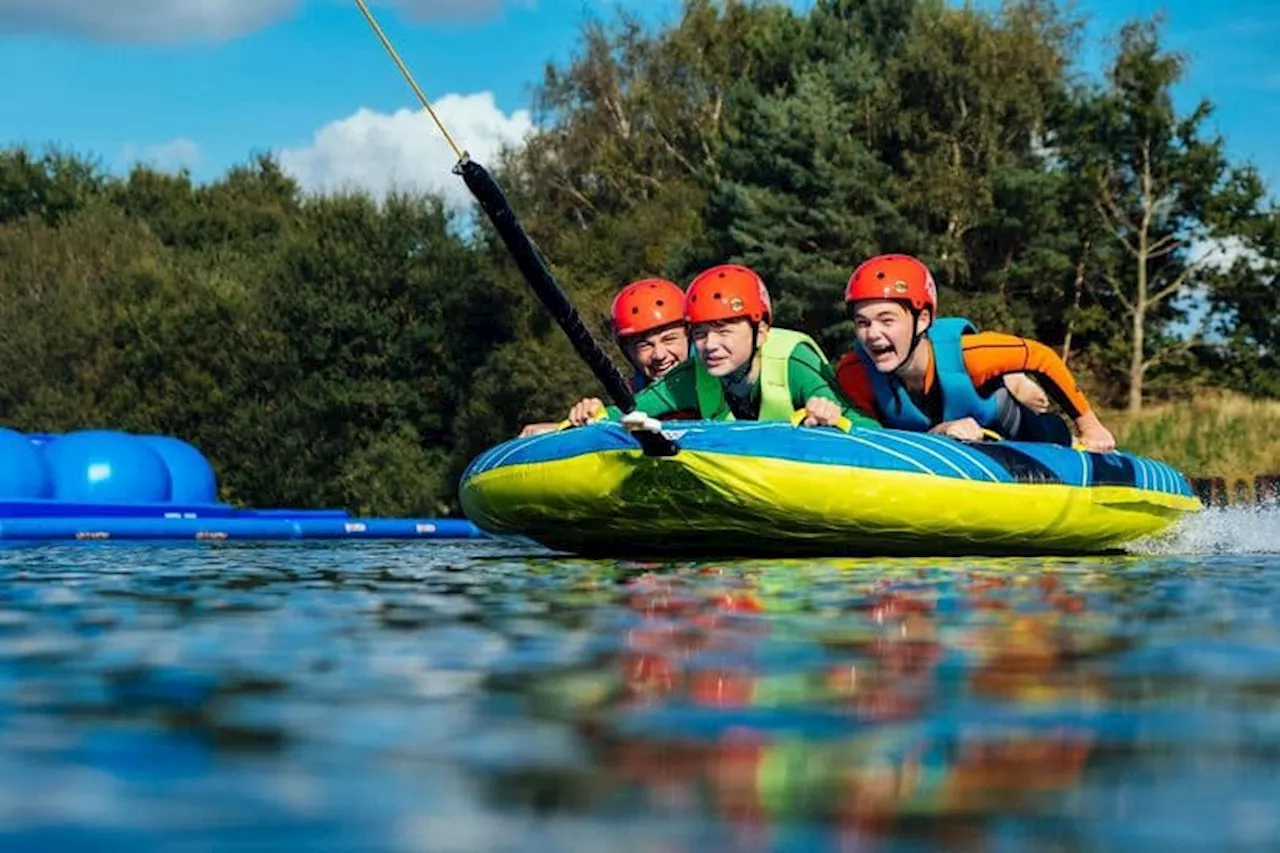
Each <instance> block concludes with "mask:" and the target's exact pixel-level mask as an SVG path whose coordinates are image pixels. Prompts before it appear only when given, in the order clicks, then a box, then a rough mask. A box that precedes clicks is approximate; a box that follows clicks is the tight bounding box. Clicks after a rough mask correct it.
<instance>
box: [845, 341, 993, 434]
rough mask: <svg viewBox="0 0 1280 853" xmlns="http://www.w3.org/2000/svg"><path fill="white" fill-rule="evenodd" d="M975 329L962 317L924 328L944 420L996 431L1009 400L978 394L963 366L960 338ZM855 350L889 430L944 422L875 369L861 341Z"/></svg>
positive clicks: (919, 428) (889, 376)
mask: <svg viewBox="0 0 1280 853" xmlns="http://www.w3.org/2000/svg"><path fill="white" fill-rule="evenodd" d="M977 331H978V329H977V327H975V326H974V325H973V323H971V322H969V321H968V320H966V319H965V318H963V317H940V318H938V319H937V320H934V321H933V324H932V325H931V326H930V327H929V330H928V331H927V332H925V336H926V337H927V338H928V339H929V341H930V343H932V344H933V366H934V372H935V378H934V381H935V382H937V383H938V390H939V392H940V393H941V394H942V421H954V420H958V419H960V418H973V419H974V420H975V421H977V422H978V424H979V425H980V426H982V427H984V428H986V429H998V428H999V427H1000V426H1001V420H1002V419H1001V414H1002V412H1003V407H1005V406H1007V405H1008V404H1009V401H1008V400H1004V399H1002V398H1001V396H1000V395H998V394H992V395H991V396H990V397H983V396H982V395H980V394H979V393H978V389H977V388H975V387H974V386H973V379H972V378H971V377H970V376H969V371H968V370H966V369H965V366H964V351H963V349H962V348H961V346H960V336H961V335H969V334H976V333H977ZM853 348H854V352H856V353H857V354H858V358H860V359H862V363H863V364H864V365H865V366H866V368H867V376H868V377H870V379H871V388H872V390H873V391H874V392H875V395H876V409H877V410H878V412H879V415H880V422H881V423H882V424H884V425H885V426H887V427H890V428H892V429H904V430H911V431H912V432H927V431H928V430H929V429H930V428H932V427H935V426H937V425H938V424H939V423H941V422H942V421H934V420H932V419H930V418H929V417H927V416H926V415H925V413H924V412H922V411H920V408H919V407H918V406H917V405H916V404H915V402H914V401H913V400H912V399H911V395H910V394H908V393H907V389H906V388H905V387H904V386H903V384H902V382H901V381H900V380H899V379H898V378H897V377H896V376H894V375H893V374H889V373H881V372H880V371H879V370H877V369H876V366H875V362H874V361H872V360H871V356H870V355H868V354H867V352H866V350H864V349H863V348H862V345H861V344H859V343H857V342H856V341H855V342H854V345H853Z"/></svg>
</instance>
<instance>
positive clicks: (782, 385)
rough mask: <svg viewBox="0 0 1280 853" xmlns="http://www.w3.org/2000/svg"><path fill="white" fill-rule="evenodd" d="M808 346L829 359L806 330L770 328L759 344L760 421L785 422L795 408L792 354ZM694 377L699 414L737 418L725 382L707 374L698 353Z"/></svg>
mask: <svg viewBox="0 0 1280 853" xmlns="http://www.w3.org/2000/svg"><path fill="white" fill-rule="evenodd" d="M800 346H806V347H809V348H810V349H812V350H813V351H814V352H816V353H817V354H818V355H819V357H821V358H822V360H823V361H826V360H827V357H826V355H825V354H824V353H823V352H822V349H821V348H820V347H819V346H818V344H817V343H816V342H815V341H814V340H813V338H811V337H809V336H808V335H806V334H805V333H804V332H795V331H792V330H791V329H770V330H769V338H768V340H766V341H765V342H764V345H763V346H762V347H760V415H759V417H758V418H757V420H761V421H785V420H789V419H790V418H791V415H792V413H794V412H795V410H796V408H795V406H794V405H792V403H791V370H790V368H791V353H792V352H793V351H794V350H795V348H796V347H800ZM692 360H693V370H694V376H695V377H696V379H697V390H698V414H699V415H700V416H701V417H702V418H703V419H704V420H708V421H732V420H737V419H736V418H735V417H734V416H733V412H732V410H730V408H729V401H728V400H726V399H725V396H724V385H723V384H721V382H720V379H719V377H716V376H712V375H711V374H710V373H707V368H706V366H705V365H704V364H703V363H702V362H701V361H699V360H698V358H697V357H696V356H695V357H694V358H693V359H692Z"/></svg>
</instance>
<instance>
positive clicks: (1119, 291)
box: [1089, 270, 1133, 314]
mask: <svg viewBox="0 0 1280 853" xmlns="http://www.w3.org/2000/svg"><path fill="white" fill-rule="evenodd" d="M1102 276H1103V278H1105V279H1106V280H1107V283H1108V284H1110V285H1111V289H1112V290H1113V291H1114V292H1115V294H1116V298H1117V299H1119V300H1120V304H1121V305H1123V306H1124V307H1125V310H1127V311H1128V312H1129V313H1130V314H1132V313H1133V303H1132V302H1130V301H1129V297H1127V296H1125V295H1124V287H1123V286H1121V284H1120V282H1119V281H1117V280H1116V277H1115V276H1113V275H1112V274H1111V273H1109V272H1107V271H1106V270H1103V271H1102ZM1089 289H1090V290H1093V288H1092V287H1090V288H1089Z"/></svg>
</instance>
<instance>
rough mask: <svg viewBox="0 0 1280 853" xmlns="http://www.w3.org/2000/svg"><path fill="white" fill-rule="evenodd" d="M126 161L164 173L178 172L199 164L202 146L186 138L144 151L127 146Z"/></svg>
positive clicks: (146, 148) (173, 140)
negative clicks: (138, 163)
mask: <svg viewBox="0 0 1280 853" xmlns="http://www.w3.org/2000/svg"><path fill="white" fill-rule="evenodd" d="M124 159H125V160H126V161H127V162H128V163H129V165H133V164H134V163H137V162H140V163H144V164H146V165H148V166H151V167H152V168H154V169H159V170H160V171H162V172H177V171H179V170H180V169H183V168H186V169H190V168H193V167H194V166H195V165H196V163H197V162H199V160H200V146H198V145H196V144H195V143H194V142H192V141H191V140H190V139H187V138H186V137H178V138H177V139H171V140H169V141H168V142H162V143H160V144H159V145H150V146H147V147H145V148H142V149H138V148H135V147H134V146H132V145H126V146H125V148H124Z"/></svg>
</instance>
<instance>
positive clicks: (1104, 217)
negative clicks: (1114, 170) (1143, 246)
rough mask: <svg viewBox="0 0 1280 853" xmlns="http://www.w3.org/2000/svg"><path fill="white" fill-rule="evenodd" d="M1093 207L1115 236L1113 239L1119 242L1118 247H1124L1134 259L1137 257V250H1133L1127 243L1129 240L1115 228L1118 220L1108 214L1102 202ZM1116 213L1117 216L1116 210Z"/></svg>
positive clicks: (1132, 246) (1131, 245)
mask: <svg viewBox="0 0 1280 853" xmlns="http://www.w3.org/2000/svg"><path fill="white" fill-rule="evenodd" d="M1095 207H1097V209H1098V213H1099V214H1101V215H1102V221H1103V222H1105V223H1106V224H1107V228H1108V229H1109V230H1110V231H1111V233H1112V234H1114V235H1115V238H1116V239H1117V240H1119V241H1120V245H1122V246H1124V247H1125V249H1126V250H1127V251H1128V252H1129V254H1131V255H1133V256H1134V257H1137V255H1138V250H1137V249H1136V248H1134V245H1133V244H1132V243H1130V242H1129V238H1127V237H1125V236H1124V232H1123V231H1121V230H1120V228H1119V227H1117V226H1116V222H1117V221H1118V219H1117V218H1116V217H1115V216H1113V215H1112V214H1111V213H1109V212H1108V210H1107V208H1106V207H1105V206H1104V204H1103V202H1101V201H1099V202H1098V203H1097V204H1096V205H1095ZM1116 213H1117V214H1119V211H1118V210H1117V211H1116ZM1120 216H1121V217H1123V214H1120ZM1122 224H1123V223H1122ZM1126 227H1127V226H1126ZM1130 230H1132V229H1130Z"/></svg>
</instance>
